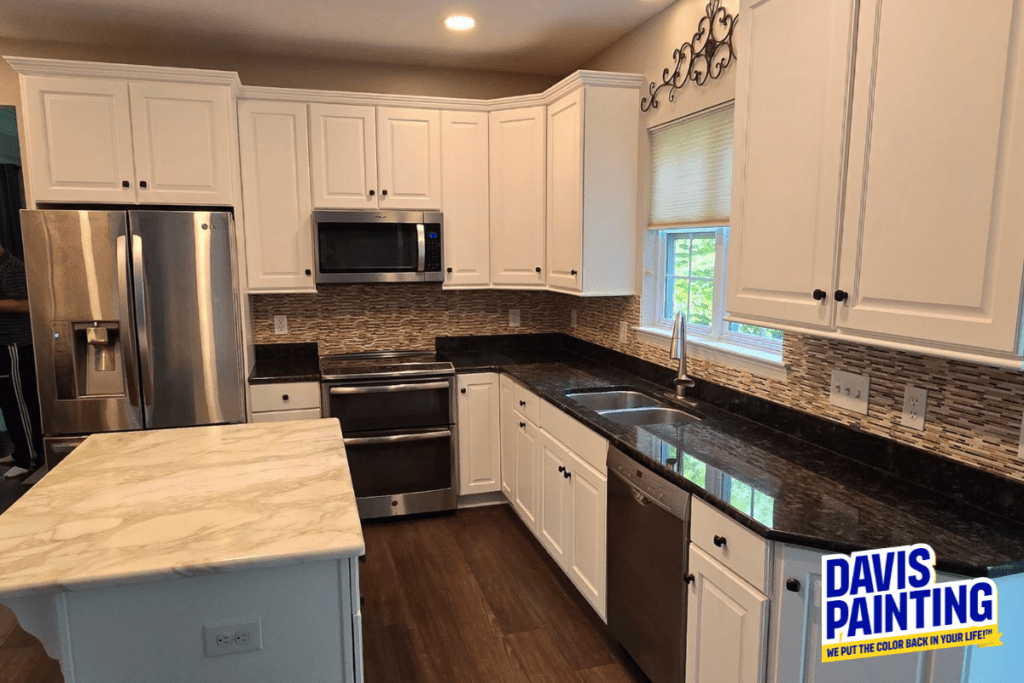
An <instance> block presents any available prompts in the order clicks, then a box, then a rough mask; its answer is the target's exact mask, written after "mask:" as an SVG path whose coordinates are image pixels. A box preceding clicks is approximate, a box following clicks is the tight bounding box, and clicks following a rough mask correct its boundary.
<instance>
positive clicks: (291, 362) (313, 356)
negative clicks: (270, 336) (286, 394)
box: [249, 342, 320, 384]
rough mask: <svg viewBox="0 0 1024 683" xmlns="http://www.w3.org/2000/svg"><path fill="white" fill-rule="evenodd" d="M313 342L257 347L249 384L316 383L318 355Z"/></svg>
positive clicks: (318, 372) (316, 347)
mask: <svg viewBox="0 0 1024 683" xmlns="http://www.w3.org/2000/svg"><path fill="white" fill-rule="evenodd" d="M318 348H319V347H318V346H317V344H316V342H312V343H299V344H257V345H256V349H255V352H256V358H255V360H256V362H255V363H254V364H253V368H252V372H250V373H249V384H283V383H285V382H319V381H320V354H319V353H318V351H317V349H318Z"/></svg>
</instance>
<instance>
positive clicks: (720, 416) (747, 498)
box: [438, 349, 1024, 576]
mask: <svg viewBox="0 0 1024 683" xmlns="http://www.w3.org/2000/svg"><path fill="white" fill-rule="evenodd" d="M438 355H439V357H443V358H444V359H445V360H449V361H451V362H452V363H454V364H455V367H456V370H457V371H459V372H474V371H479V372H486V371H501V372H505V373H508V374H509V375H510V376H512V377H513V378H514V379H515V380H517V381H518V382H520V383H521V384H523V385H524V386H526V387H527V388H529V389H530V390H532V391H533V392H535V393H536V394H538V396H540V397H541V398H543V399H545V400H547V401H549V402H550V403H552V404H554V405H556V406H558V407H559V408H560V409H562V410H564V411H565V412H567V413H569V414H570V415H572V416H573V417H575V418H576V419H578V420H579V421H580V422H582V423H584V424H586V425H587V426H588V427H590V428H591V429H593V430H594V431H596V432H598V433H599V434H601V435H602V436H604V437H605V438H607V439H608V440H609V441H610V442H611V443H612V445H614V446H615V447H616V448H618V449H619V450H621V451H623V452H624V453H626V454H627V455H629V456H630V457H632V458H634V459H635V460H637V461H638V462H640V463H642V464H644V465H646V466H647V467H650V468H652V469H653V470H655V471H656V472H659V473H660V474H662V475H663V476H665V477H666V478H668V479H670V480H672V481H673V482H675V483H676V484H678V485H680V486H682V487H683V488H685V489H686V490H688V491H690V492H692V493H693V494H694V495H696V496H697V497H699V498H701V499H703V500H705V501H707V502H708V503H710V504H711V505H713V506H714V507H716V508H717V509H719V510H721V511H722V512H724V513H725V514H727V515H729V516H730V517H732V518H733V519H735V520H737V521H739V522H740V523H742V524H744V525H745V526H747V527H748V528H750V529H752V530H753V531H755V532H756V533H758V534H760V535H762V536H764V537H765V538H768V539H770V540H778V541H783V542H787V543H794V544H797V545H803V546H807V547H812V548H819V549H823V550H834V551H837V552H851V551H854V550H865V549H869V548H882V547H891V546H899V545H910V544H914V543H928V544H930V545H931V546H932V547H933V548H934V550H935V553H936V556H937V558H938V564H937V567H936V568H937V569H938V570H939V571H945V572H950V573H954V574H961V575H967V576H984V575H988V576H1000V575H1006V574H1011V573H1018V572H1021V571H1024V526H1021V524H1020V523H1019V522H1018V521H1015V520H1013V519H1011V518H1010V517H1008V516H1007V517H1004V516H1002V515H998V514H995V513H993V512H992V511H990V510H985V509H983V508H982V507H977V506H974V505H971V504H968V503H966V502H964V500H962V499H957V498H954V497H951V496H949V497H947V496H944V495H942V494H941V493H938V492H936V491H935V490H933V489H929V488H926V487H925V486H921V485H919V484H917V483H915V482H914V481H911V480H908V479H907V478H905V477H900V476H896V475H894V474H890V473H887V472H884V471H881V470H880V469H878V468H876V467H874V466H871V465H869V464H866V463H865V462H859V461H858V460H856V459H853V458H849V457H846V456H844V455H840V454H839V453H837V452H835V451H833V450H830V449H828V448H824V447H822V446H820V445H815V444H813V443H810V442H808V441H805V440H803V439H800V438H796V437H794V436H791V435H789V434H786V433H783V432H781V431H777V430H775V429H772V428H770V427H767V426H765V425H763V424H759V423H758V422H754V421H752V420H749V419H746V418H744V417H741V416H739V415H737V414H734V413H732V412H727V411H726V410H722V409H720V408H717V407H715V406H713V405H711V404H708V403H700V404H699V408H698V409H696V410H694V409H691V408H685V409H687V410H689V411H690V412H696V413H699V415H700V417H702V418H703V419H702V420H701V421H699V422H696V423H692V424H686V425H680V426H658V427H656V428H653V429H652V428H648V429H649V430H644V429H640V428H638V427H632V426H623V425H619V424H616V423H614V422H611V421H610V420H608V419H606V418H604V417H602V416H600V415H598V414H597V413H596V412H594V411H592V410H589V409H587V408H584V407H583V406H582V405H580V404H579V403H576V402H575V401H573V400H572V399H570V398H567V397H566V396H565V394H566V393H568V392H572V391H579V390H588V389H606V388H610V387H617V388H626V387H628V388H631V389H637V390H640V391H643V392H645V393H648V394H650V395H652V396H654V397H657V398H662V399H665V397H664V394H663V392H664V391H665V390H666V387H665V386H664V385H661V384H658V383H654V382H651V381H647V380H645V379H642V378H640V377H639V376H638V375H636V374H633V373H630V372H626V371H623V370H618V369H615V368H613V367H610V366H609V365H605V364H602V363H599V362H596V361H593V360H590V359H587V358H584V357H582V356H578V355H576V354H573V353H571V352H568V351H565V350H553V351H547V352H546V351H543V350H540V349H522V350H514V349H513V350H502V351H495V352H487V351H473V350H470V351H464V350H458V349H456V350H454V351H439V354H438ZM665 400H668V399H665ZM854 440H855V441H856V439H854ZM837 450H838V449H837ZM925 457H927V454H925ZM934 457H935V458H938V456H934ZM941 466H944V465H941ZM1006 486H1008V487H1010V489H1011V490H1010V493H1009V494H1007V493H1006V490H1005V488H1006V487H1004V490H1002V491H1000V492H995V491H994V492H993V496H994V497H995V495H996V493H998V494H999V495H1001V496H1003V497H1006V496H1007V495H1009V496H1010V497H1013V498H1016V497H1017V492H1016V490H1015V489H1013V487H1014V486H1015V483H1010V482H1007V484H1006ZM1019 493H1020V495H1024V486H1021V487H1020V492H1019Z"/></svg>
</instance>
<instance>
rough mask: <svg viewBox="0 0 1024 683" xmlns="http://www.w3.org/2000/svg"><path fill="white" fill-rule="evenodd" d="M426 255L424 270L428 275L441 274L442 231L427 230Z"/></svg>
mask: <svg viewBox="0 0 1024 683" xmlns="http://www.w3.org/2000/svg"><path fill="white" fill-rule="evenodd" d="M425 248H426V254H424V256H425V258H424V260H423V269H424V270H425V271H426V272H428V273H439V272H441V231H440V230H437V229H434V230H427V234H426V247H425Z"/></svg>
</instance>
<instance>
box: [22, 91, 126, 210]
mask: <svg viewBox="0 0 1024 683" xmlns="http://www.w3.org/2000/svg"><path fill="white" fill-rule="evenodd" d="M23 83H24V86H23V92H22V97H23V103H24V108H25V112H24V119H25V124H24V125H25V137H26V139H25V141H24V143H23V149H24V150H25V157H26V160H25V166H26V176H27V177H26V181H27V184H28V189H29V194H30V195H31V198H32V199H33V200H34V201H42V202H118V203H134V202H135V162H134V159H133V156H132V121H131V109H130V105H129V100H128V84H127V83H126V82H125V81H106V80H90V79H85V78H47V77H39V76H25V77H24V78H23ZM126 184H127V187H125V185H126Z"/></svg>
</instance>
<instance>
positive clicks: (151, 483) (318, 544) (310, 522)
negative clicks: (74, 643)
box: [0, 419, 365, 597]
mask: <svg viewBox="0 0 1024 683" xmlns="http://www.w3.org/2000/svg"><path fill="white" fill-rule="evenodd" d="M344 453H345V451H344V443H343V442H342V437H341V428H340V427H339V424H338V421H337V420H335V419H324V420H307V421H301V422H272V423H264V424H242V425H229V426H219V427H195V428H189V429H171V430H160V431H145V432H126V433H117V434H96V435H93V436H91V437H89V439H87V440H86V441H85V442H84V443H83V444H82V445H81V446H79V447H78V449H76V450H75V452H74V453H72V454H71V455H70V456H69V457H68V458H67V460H65V461H64V462H63V463H61V464H60V465H59V466H58V467H56V468H55V469H54V470H53V471H52V472H51V473H49V474H48V475H47V476H46V477H44V478H43V480H42V481H41V482H40V483H39V484H37V485H36V486H35V487H33V489H32V490H31V491H29V492H28V493H27V494H25V495H24V496H23V497H22V498H21V499H20V500H19V501H18V502H16V503H15V504H14V505H13V506H12V507H11V508H10V509H9V510H8V511H7V512H6V513H4V514H3V515H0V597H25V596H31V595H41V594H48V593H56V592H61V591H73V590H83V589H91V588H97V587H103V586H114V585H125V584H130V583H139V582H146V581H162V580H166V579H175V578H184V577H189V576H197V575H202V574H211V573H221V572H230V571H240V570H246V569H253V568H258V567H271V566H280V565H287V564H297V563H302V562H311V561H316V560H326V559H334V558H338V559H340V558H344V557H353V556H357V555H362V554H363V552H364V550H365V547H364V545H363V534H362V527H361V526H360V523H359V514H358V511H357V509H356V501H355V493H354V491H353V489H352V480H351V477H350V475H349V467H348V461H347V459H346V458H345V455H344Z"/></svg>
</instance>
